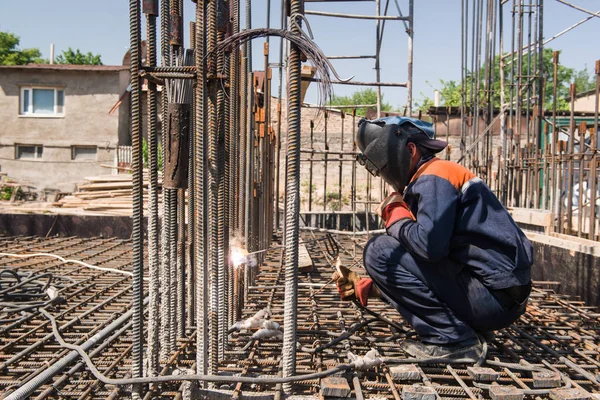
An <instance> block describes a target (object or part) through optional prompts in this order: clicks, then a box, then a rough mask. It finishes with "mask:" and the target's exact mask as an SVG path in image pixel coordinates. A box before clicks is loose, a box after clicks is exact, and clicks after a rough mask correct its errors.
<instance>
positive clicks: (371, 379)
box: [0, 234, 600, 400]
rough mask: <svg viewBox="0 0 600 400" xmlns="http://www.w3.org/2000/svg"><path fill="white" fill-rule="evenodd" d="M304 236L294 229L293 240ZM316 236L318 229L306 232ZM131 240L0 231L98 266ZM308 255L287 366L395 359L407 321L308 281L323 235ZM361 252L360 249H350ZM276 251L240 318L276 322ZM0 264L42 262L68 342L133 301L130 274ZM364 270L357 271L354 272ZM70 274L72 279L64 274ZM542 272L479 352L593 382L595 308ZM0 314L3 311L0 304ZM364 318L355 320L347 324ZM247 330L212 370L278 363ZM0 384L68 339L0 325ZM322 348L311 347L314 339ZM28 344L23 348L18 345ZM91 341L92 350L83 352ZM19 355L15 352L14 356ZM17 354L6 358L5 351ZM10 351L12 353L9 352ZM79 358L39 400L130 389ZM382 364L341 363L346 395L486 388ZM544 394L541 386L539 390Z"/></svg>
mask: <svg viewBox="0 0 600 400" xmlns="http://www.w3.org/2000/svg"><path fill="white" fill-rule="evenodd" d="M313 238H314V237H313V236H312V234H311V236H308V235H305V236H304V238H303V241H309V240H311V239H313ZM317 238H318V236H317ZM338 241H339V243H340V244H341V250H342V254H341V258H342V260H343V264H344V265H347V266H352V267H353V268H354V269H360V264H361V259H360V255H359V256H358V257H354V256H353V255H352V248H353V247H354V246H355V245H356V246H357V247H359V248H360V247H361V245H362V240H360V239H354V240H353V239H351V237H350V236H349V235H343V236H342V235H340V236H339V237H338ZM130 246H131V242H130V241H124V240H117V239H98V238H94V239H77V238H68V239H47V240H40V239H38V238H25V239H23V238H19V239H18V240H16V239H14V238H3V239H0V249H1V250H2V251H3V252H14V253H21V252H30V253H33V252H36V253H38V252H52V253H56V254H59V255H61V256H63V257H68V258H75V259H80V260H84V261H86V262H88V263H92V264H95V265H99V266H103V267H111V268H116V269H122V270H127V271H131V270H132V256H133V253H132V251H131V247H130ZM307 247H308V250H309V252H310V254H311V256H312V259H313V261H314V269H313V271H312V272H310V273H301V274H299V288H298V308H297V312H298V329H297V341H298V349H299V350H298V352H297V358H296V365H295V367H296V373H297V374H304V373H310V372H314V371H319V370H327V369H330V368H333V367H335V366H336V365H339V364H343V363H347V362H348V359H347V352H348V351H349V350H350V351H352V352H353V353H355V354H358V355H363V354H365V353H366V352H367V351H368V350H370V349H372V348H375V349H377V350H378V352H379V353H380V354H381V355H382V356H383V357H391V358H406V357H407V355H406V354H404V353H403V352H402V350H401V349H400V346H399V343H400V342H401V341H402V340H403V339H405V338H407V337H411V336H413V332H412V330H411V329H410V328H409V327H408V326H407V325H406V324H405V323H404V322H403V321H402V319H401V317H400V316H399V314H398V313H397V312H396V311H395V310H393V309H391V308H390V307H389V306H387V305H386V304H384V303H383V302H381V301H372V302H371V303H370V304H369V309H370V310H372V311H375V312H377V313H379V314H380V315H382V316H384V317H387V318H389V319H391V320H393V321H395V322H396V323H397V324H399V325H400V328H402V329H396V328H390V326H388V325H387V324H385V323H382V322H380V321H375V322H370V319H372V317H371V316H370V315H368V314H366V313H364V311H363V310H361V309H358V308H356V307H354V306H353V305H352V303H347V302H341V301H340V300H339V296H338V294H337V292H336V290H335V287H334V286H333V285H330V286H329V287H326V288H325V289H323V290H319V289H320V288H321V287H322V286H323V285H324V284H325V283H326V282H327V281H328V280H329V277H330V276H331V273H332V271H333V268H332V264H333V262H334V260H333V259H331V257H330V256H329V254H328V253H327V252H326V251H325V248H324V246H323V244H322V242H312V243H310V244H308V245H307ZM359 254H360V252H359ZM281 257H282V256H281V253H280V251H279V250H272V251H270V252H269V253H268V254H267V255H266V257H265V262H264V264H263V265H262V266H261V270H260V273H259V274H258V275H257V277H256V285H255V286H252V287H250V288H249V293H250V296H249V298H248V300H247V307H246V308H245V309H244V313H243V314H244V315H243V317H244V318H248V317H250V316H252V315H254V313H255V312H256V311H258V310H261V309H263V308H265V307H270V309H271V311H272V319H273V320H274V321H276V322H279V323H282V322H283V311H284V297H283V292H284V286H283V277H284V268H283V263H282V258H281ZM0 261H1V262H2V263H3V265H6V266H7V267H8V268H11V269H14V270H19V271H28V272H36V273H40V272H49V273H52V274H53V275H54V276H55V279H57V282H60V283H63V284H65V289H64V290H63V291H62V292H61V296H62V297H64V298H65V303H64V304H59V305H57V306H55V307H53V308H50V309H49V312H50V313H51V314H52V315H54V316H56V317H57V320H58V323H59V325H61V326H63V327H64V328H63V329H61V332H62V335H63V337H64V338H65V340H67V341H68V342H72V343H81V342H83V341H85V340H86V339H87V338H89V337H90V336H91V335H93V334H94V333H95V332H98V331H99V330H100V329H102V327H104V326H105V325H106V324H107V323H109V322H110V321H112V320H114V319H115V318H116V317H117V316H119V315H122V314H123V313H124V312H125V311H126V310H127V309H129V307H130V304H131V300H132V288H131V282H132V281H131V278H130V277H128V276H122V275H117V274H115V273H110V272H101V271H96V270H90V269H88V268H84V267H81V266H78V265H72V264H62V263H60V262H58V261H55V260H50V261H49V260H48V259H42V258H29V259H19V260H17V259H13V258H2V259H1V260H0ZM363 274H364V272H363ZM72 280H75V283H74V282H72ZM553 285H555V283H553V282H538V283H537V284H536V289H535V290H534V292H533V294H532V296H531V301H530V305H529V307H528V310H527V313H526V314H525V315H524V316H523V317H522V318H521V319H520V320H519V321H518V322H517V323H516V324H515V325H513V326H511V327H509V328H507V329H504V330H502V331H501V332H498V333H497V335H496V338H495V339H494V340H493V341H492V342H490V343H489V352H488V357H487V359H488V360H496V361H501V362H504V363H507V364H506V365H499V366H496V365H488V367H490V368H493V369H494V370H495V371H496V372H498V373H499V375H500V376H499V380H498V381H497V383H498V384H500V385H505V386H506V385H510V386H514V387H516V388H520V389H523V390H531V389H536V390H539V388H538V387H536V385H537V384H538V383H536V382H537V380H536V379H534V378H533V377H532V375H531V373H529V372H526V371H522V370H519V369H518V367H515V365H516V364H519V363H520V364H522V365H527V366H529V367H539V368H543V369H545V370H555V371H557V372H559V374H562V375H564V378H563V382H561V383H560V385H562V386H565V382H570V385H571V386H573V387H576V388H578V387H579V388H581V389H583V390H586V391H587V392H589V393H596V392H598V391H599V390H600V385H599V384H598V382H597V381H596V376H597V374H598V373H600V354H599V352H598V344H597V336H598V330H599V329H600V313H597V312H596V311H595V310H594V309H592V308H591V307H587V306H585V305H584V304H583V302H580V301H576V300H571V299H569V298H568V297H566V296H562V295H558V294H556V293H554V291H553V290H552V287H553ZM0 317H1V318H2V319H5V318H6V316H5V315H0ZM361 322H363V323H365V326H363V327H360V328H359V329H356V324H357V323H361ZM344 331H349V332H350V333H351V334H350V335H349V337H347V338H345V340H340V341H339V343H337V344H334V345H332V346H330V347H328V346H329V344H328V343H329V342H331V341H332V340H334V339H336V338H337V337H339V336H340V335H341V334H342V333H343V332H344ZM253 333H254V332H244V331H242V332H238V333H234V334H232V335H231V337H230V340H229V341H228V343H227V345H226V347H225V359H224V360H223V361H221V362H220V363H219V373H220V374H224V375H227V374H242V375H243V376H249V377H252V376H255V377H256V376H277V375H278V374H280V373H281V356H282V346H281V340H280V339H275V338H272V339H260V340H253V339H252V338H251V336H252V334H253ZM195 337H196V336H195V332H194V333H192V334H191V336H189V337H186V338H179V339H178V342H177V346H176V349H175V351H173V352H171V354H170V355H169V359H168V360H167V361H166V364H165V365H164V367H163V370H162V371H161V372H160V375H164V374H167V373H168V372H169V371H172V370H173V369H175V368H178V369H182V368H192V367H193V366H194V365H195V357H196V345H195ZM0 338H1V341H0V349H2V351H1V354H0V367H2V369H1V370H0V388H2V389H1V390H2V392H3V395H8V394H9V393H11V392H12V391H14V390H15V389H16V388H18V387H20V386H21V385H23V384H24V383H25V382H26V381H27V380H29V379H31V378H33V377H34V376H36V375H37V374H39V373H40V372H41V371H43V370H45V369H46V368H48V367H49V366H50V365H52V364H53V363H55V362H56V361H57V360H58V359H60V358H61V357H62V356H64V355H65V354H66V353H67V352H68V350H65V349H63V348H61V347H60V346H58V345H57V342H56V341H55V339H54V337H53V336H52V333H51V332H50V330H49V323H48V320H46V319H45V318H44V317H43V316H41V315H40V314H39V313H33V315H32V316H31V317H30V318H29V319H27V320H26V321H23V322H22V323H20V324H19V325H18V326H13V327H11V328H9V329H7V330H6V331H4V332H2V335H1V336H0ZM131 338H132V336H131V329H130V328H129V327H127V326H124V327H123V329H122V332H121V333H120V334H119V335H117V336H116V337H114V338H113V340H112V341H110V343H109V344H108V345H106V346H105V347H104V348H103V349H101V350H100V351H98V352H97V354H95V355H94V356H93V358H92V359H93V361H94V363H95V364H96V366H97V367H98V368H99V369H100V370H101V371H103V372H104V373H105V374H106V375H107V376H109V377H125V376H130V373H131V369H130V368H131V356H132V353H131V350H132V345H133V344H132V341H131ZM320 346H321V347H324V348H325V349H324V350H323V351H319V352H316V353H315V352H314V349H315V348H318V347H320ZM28 348H31V350H30V351H25V350H26V349H28ZM93 351H94V350H93V349H92V350H91V352H93ZM19 354H20V356H19ZM15 356H18V358H17V359H14V358H15ZM12 359H14V361H11V360H12ZM80 364H81V363H78V362H73V364H72V365H70V366H69V367H68V368H67V369H65V370H64V371H63V372H62V373H61V374H59V375H57V376H56V377H55V378H54V379H53V380H52V381H51V382H49V383H47V384H46V385H44V386H42V387H41V388H40V389H38V390H37V391H36V392H35V393H34V394H33V396H32V398H36V399H38V400H41V399H43V398H47V397H48V396H51V397H53V396H57V395H59V396H60V397H61V398H64V399H67V398H68V399H70V398H83V397H85V398H91V399H100V398H108V397H109V396H111V395H112V396H113V397H112V398H119V397H128V396H129V390H130V389H129V388H128V387H122V388H120V389H119V390H118V391H116V389H115V388H114V387H112V386H109V385H104V384H102V383H100V382H98V381H97V380H96V379H95V378H94V377H93V376H91V375H90V374H89V372H87V368H86V367H85V366H83V365H80ZM390 366H391V365H386V364H384V365H380V366H379V367H377V368H375V369H371V370H368V371H364V372H360V371H356V372H351V373H348V374H346V375H344V377H345V378H346V379H347V380H348V381H349V382H350V386H351V388H352V394H351V396H357V398H358V394H357V393H360V394H362V396H363V398H372V397H376V396H377V397H381V398H398V397H396V396H399V394H400V393H402V390H403V388H404V387H405V386H407V385H408V386H410V385H413V384H415V383H420V384H423V385H425V386H430V387H432V388H433V389H434V390H435V392H437V394H438V395H439V398H479V396H481V397H483V398H489V394H488V390H487V389H485V388H481V387H478V386H481V384H480V383H477V382H476V381H474V379H473V378H472V377H471V376H470V375H469V374H468V372H467V369H466V368H467V366H468V365H464V364H460V365H453V366H448V365H442V364H437V365H422V366H421V367H420V371H421V375H420V376H421V378H420V379H419V380H417V381H403V380H396V381H394V380H393V379H392V376H391V372H390V370H389V368H390ZM319 387H320V383H319V382H318V381H316V380H312V381H301V382H297V383H295V384H293V385H292V387H291V389H292V393H294V394H298V395H300V394H302V395H310V394H315V395H316V394H318V393H319ZM219 390H221V391H224V392H225V393H228V394H229V395H231V396H232V397H233V398H242V397H243V396H244V395H256V394H258V393H261V394H262V395H265V396H271V395H272V396H276V395H277V392H278V391H281V386H277V385H272V384H271V385H264V384H262V385H261V384H257V385H247V384H233V383H232V384H228V385H227V384H226V385H221V386H220V389H219ZM181 395H182V393H181V384H180V383H177V382H173V383H172V384H161V385H159V386H156V387H153V388H152V391H151V392H148V394H147V396H157V397H162V398H181V397H180V396H181ZM540 396H541V397H547V395H540Z"/></svg>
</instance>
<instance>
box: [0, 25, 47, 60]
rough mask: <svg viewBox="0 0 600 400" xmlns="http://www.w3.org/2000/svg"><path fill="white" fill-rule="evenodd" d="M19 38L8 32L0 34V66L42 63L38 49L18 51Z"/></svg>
mask: <svg viewBox="0 0 600 400" xmlns="http://www.w3.org/2000/svg"><path fill="white" fill-rule="evenodd" d="M20 42H21V38H19V37H18V36H16V35H15V34H14V33H10V32H0V65H26V64H31V63H37V64H39V63H42V62H44V60H43V59H42V58H41V56H42V54H41V53H40V50H39V49H23V50H19V44H20Z"/></svg>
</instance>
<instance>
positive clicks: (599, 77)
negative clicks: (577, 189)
mask: <svg viewBox="0 0 600 400" xmlns="http://www.w3.org/2000/svg"><path fill="white" fill-rule="evenodd" d="M594 72H595V73H596V99H595V104H594V134H593V136H592V137H591V138H590V139H591V140H590V142H591V143H590V144H591V145H592V150H593V154H592V160H591V167H590V168H591V171H590V180H591V181H592V182H591V185H590V198H589V199H588V202H589V204H590V210H591V211H590V216H589V221H590V239H591V240H596V221H597V211H598V210H597V206H596V201H597V195H596V191H597V190H598V181H597V179H598V151H597V150H598V108H599V102H600V60H597V61H596V69H595V71H594Z"/></svg>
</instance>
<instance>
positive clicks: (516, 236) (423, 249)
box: [388, 157, 533, 289]
mask: <svg viewBox="0 0 600 400" xmlns="http://www.w3.org/2000/svg"><path fill="white" fill-rule="evenodd" d="M403 197H404V201H405V202H406V203H407V205H408V207H409V209H410V211H411V212H412V214H413V215H414V217H415V219H414V220H412V219H404V220H401V221H399V222H397V223H395V224H393V225H391V226H390V227H389V228H388V234H390V235H392V236H394V237H395V238H396V239H398V240H399V241H400V242H401V243H402V244H403V245H404V246H405V248H406V249H407V250H408V251H409V252H410V253H411V254H412V255H413V256H415V257H416V258H418V259H420V260H423V261H425V262H438V261H440V260H442V259H445V258H448V259H450V260H452V261H454V262H457V263H461V264H463V265H465V266H467V267H468V268H470V269H471V271H472V273H473V274H474V275H475V276H476V277H477V278H478V279H479V280H480V281H481V282H482V283H483V284H484V285H485V286H486V287H487V288H488V289H506V288H512V287H515V286H523V285H528V284H529V283H530V282H531V265H532V263H533V249H532V246H531V243H530V242H529V240H528V239H527V237H525V234H524V233H523V232H522V231H521V229H519V227H518V226H517V224H516V223H515V221H514V220H513V219H512V217H511V216H510V214H509V213H508V211H507V210H506V209H505V208H504V207H503V206H502V204H500V201H499V200H498V198H497V197H496V196H495V195H494V194H493V193H492V191H491V190H490V188H489V187H488V186H487V185H486V184H485V183H484V182H483V181H482V180H481V179H479V178H477V177H476V176H475V175H474V174H473V173H472V172H470V171H469V170H468V169H466V168H464V167H463V166H461V165H459V164H456V163H454V162H451V161H444V160H440V159H438V158H436V157H430V158H428V159H423V160H421V162H420V164H419V165H418V166H417V171H416V172H415V174H414V175H413V177H412V178H411V180H410V183H409V184H408V185H407V187H406V189H405V190H404V194H403Z"/></svg>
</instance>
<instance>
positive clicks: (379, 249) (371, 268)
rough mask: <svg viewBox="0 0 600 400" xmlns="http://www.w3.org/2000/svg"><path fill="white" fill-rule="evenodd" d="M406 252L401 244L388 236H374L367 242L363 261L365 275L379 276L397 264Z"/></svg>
mask: <svg viewBox="0 0 600 400" xmlns="http://www.w3.org/2000/svg"><path fill="white" fill-rule="evenodd" d="M405 252H406V250H404V247H403V246H402V244H401V243H400V242H399V241H398V240H396V239H395V238H393V237H392V236H388V235H381V236H375V237H373V238H371V240H369V241H368V242H367V245H366V246H365V251H364V253H363V260H364V265H365V269H366V270H367V273H368V274H369V275H371V276H373V275H374V274H379V273H381V272H382V271H383V270H385V269H386V268H387V266H388V265H390V264H398V263H399V261H400V258H401V257H402V255H403V254H404V253H405Z"/></svg>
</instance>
